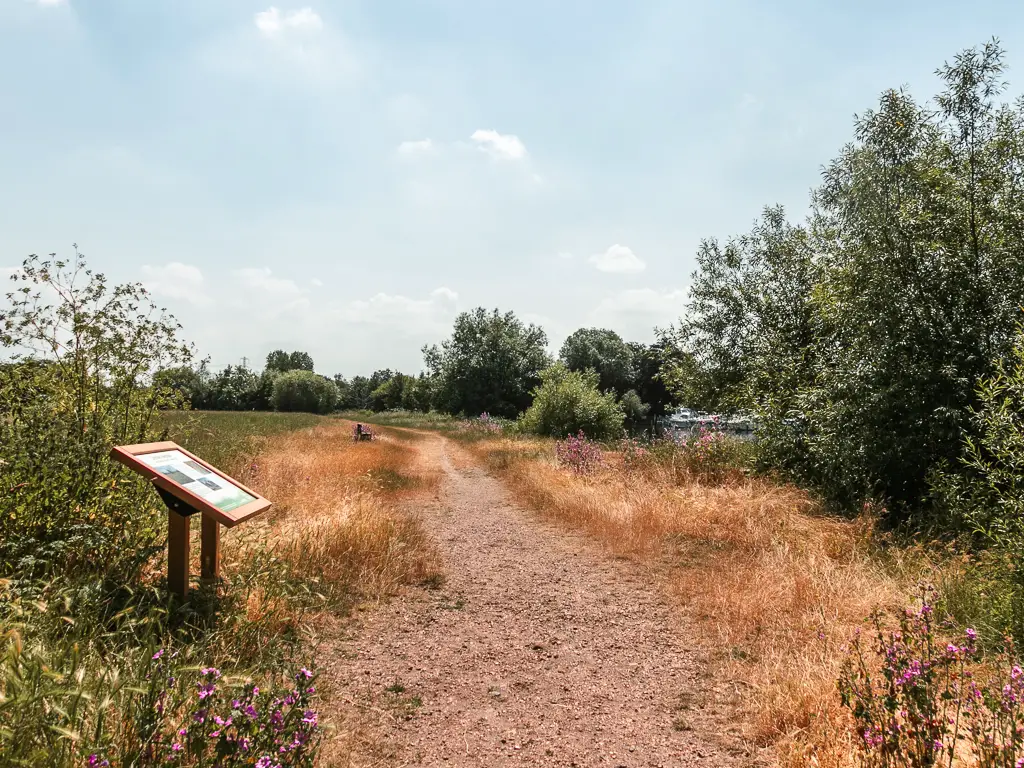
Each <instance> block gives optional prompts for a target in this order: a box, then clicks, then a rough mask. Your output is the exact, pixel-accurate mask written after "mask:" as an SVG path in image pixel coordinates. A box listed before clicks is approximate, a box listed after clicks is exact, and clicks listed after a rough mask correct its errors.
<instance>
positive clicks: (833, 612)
mask: <svg viewBox="0 0 1024 768" xmlns="http://www.w3.org/2000/svg"><path fill="white" fill-rule="evenodd" d="M470 450H472V451H473V452H474V453H475V454H476V455H477V456H478V457H480V458H482V459H484V460H486V461H488V463H489V464H490V465H491V467H492V468H494V469H497V470H499V471H500V472H501V473H502V474H503V475H504V477H505V478H506V479H507V481H508V482H509V483H510V484H511V485H512V486H513V487H514V488H515V490H516V492H517V493H518V494H520V496H521V498H524V499H525V500H527V502H528V503H529V504H530V505H531V506H532V507H533V508H535V509H536V510H537V511H539V512H541V513H543V514H547V515H550V516H552V517H554V518H556V519H558V520H561V521H563V522H565V523H568V524H570V525H572V526H574V527H578V528H582V529H584V530H586V531H588V532H590V533H591V534H593V535H594V536H595V537H597V538H598V539H599V540H600V541H602V542H603V543H604V544H605V545H606V546H607V547H609V549H610V550H611V551H613V552H615V553H616V554H618V555H625V556H630V557H636V558H643V559H650V560H658V561H659V562H663V563H667V564H668V565H669V568H668V569H667V573H668V577H667V578H668V584H669V589H670V590H671V591H672V592H674V593H675V594H677V595H678V596H679V598H680V600H681V602H682V603H685V604H686V605H687V606H689V608H690V612H691V614H692V616H693V617H694V619H695V620H696V621H698V622H699V628H700V630H701V635H702V636H703V637H704V638H705V639H706V640H707V641H708V647H709V648H710V649H712V650H713V651H716V653H715V654H714V655H715V657H716V658H717V659H718V661H719V668H718V669H717V677H718V679H719V680H720V681H722V682H721V684H720V685H719V689H720V690H719V694H720V695H721V694H722V693H723V692H725V693H726V695H728V696H729V698H730V699H731V700H732V702H733V703H734V704H735V705H737V706H738V707H739V708H740V710H741V712H742V714H743V716H744V721H745V724H746V730H747V735H748V737H749V738H751V739H753V740H754V741H756V742H757V743H760V744H763V745H772V746H774V747H775V749H776V752H777V754H778V756H779V761H780V764H781V765H784V766H808V765H815V766H829V767H838V766H845V765H850V764H851V761H852V744H851V742H850V740H849V736H848V733H849V721H848V720H847V717H846V714H845V713H844V712H843V711H842V710H841V709H840V705H839V700H838V696H837V691H836V678H837V674H838V668H839V664H840V661H841V659H842V657H843V652H842V650H841V646H842V645H843V643H844V642H845V641H846V640H847V638H848V637H849V636H850V635H851V634H852V632H853V630H854V628H855V627H856V626H857V625H859V624H860V623H861V622H862V621H863V619H864V618H865V616H867V615H868V614H869V613H870V611H871V610H872V609H873V608H875V607H877V606H880V605H882V606H886V605H897V604H899V603H900V601H901V600H902V598H903V594H902V589H901V585H900V584H899V583H898V582H897V580H896V579H894V578H892V577H890V576H888V575H887V574H886V572H884V571H883V569H882V568H880V567H879V566H878V565H877V563H876V562H875V561H874V559H873V558H872V556H871V554H870V551H869V550H870V548H869V540H870V536H869V534H870V531H869V529H868V523H867V522H866V521H861V522H850V521H843V520H837V519H834V518H828V517H825V516H822V515H820V514H818V510H817V509H816V506H815V504H814V503H813V502H812V500H811V499H810V498H809V497H808V496H807V494H805V493H804V492H802V491H800V490H799V489H797V488H795V487H792V486H785V485H779V484H775V483H771V482H767V481H764V480H756V479H741V480H734V481H732V482H729V483H725V484H720V485H704V484H701V483H700V482H699V481H696V480H688V481H686V482H685V483H683V484H678V482H677V481H678V478H677V476H676V474H675V473H674V472H672V471H671V470H670V469H666V470H661V469H659V468H658V467H657V466H649V467H647V468H646V469H645V471H644V472H642V473H635V472H630V471H628V470H627V469H626V468H625V467H623V466H622V464H621V462H610V463H609V466H608V467H607V468H606V469H605V470H604V471H602V472H600V473H598V474H596V475H593V476H590V477H579V476H575V475H573V474H570V473H568V472H565V471H563V470H562V469H560V468H558V467H557V466H556V465H555V464H554V462H553V459H552V452H551V449H550V445H549V444H546V443H544V442H541V441H532V442H531V441H508V440H501V441H490V442H487V443H479V444H477V445H475V446H473V447H471V449H470Z"/></svg>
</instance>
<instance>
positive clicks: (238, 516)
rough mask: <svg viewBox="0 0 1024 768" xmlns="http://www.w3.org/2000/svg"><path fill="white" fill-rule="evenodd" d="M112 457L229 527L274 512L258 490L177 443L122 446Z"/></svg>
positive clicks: (115, 449)
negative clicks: (254, 516)
mask: <svg viewBox="0 0 1024 768" xmlns="http://www.w3.org/2000/svg"><path fill="white" fill-rule="evenodd" d="M111 457H112V458H114V459H116V460H117V461H119V462H121V463H122V464H124V465H126V466H127V467H129V468H131V469H133V470H135V471H136V472H138V473H140V474H141V475H143V476H145V477H148V478H149V479H150V480H152V481H153V483H154V484H155V485H157V486H158V487H159V488H161V489H162V490H164V491H167V492H168V493H170V494H172V495H173V496H175V497H176V498H178V499H180V500H181V501H183V502H185V503H186V504H187V505H189V506H190V507H192V508H194V509H196V510H198V511H200V512H202V513H203V514H204V515H206V516H208V517H210V518H212V519H214V520H216V521H217V522H219V523H221V524H222V525H226V526H228V527H231V526H233V525H237V524H238V523H240V522H242V521H243V520H247V519H248V518H250V517H252V516H253V515H256V514H259V513H260V512H263V511H265V510H267V509H269V508H270V502H269V501H268V500H267V499H265V498H263V497H262V496H260V495H259V494H258V493H256V492H255V491H254V490H252V489H251V488H247V487H245V486H244V485H242V484H241V483H240V482H238V481H237V480H233V479H232V478H230V477H228V476H227V475H226V474H224V473H223V472H221V471H219V470H217V469H215V468H214V467H212V466H210V465H209V464H207V463H206V462H204V461H203V460H202V459H200V458H199V457H198V456H196V455H194V454H192V453H189V452H188V451H186V450H185V449H184V448H182V447H181V446H179V445H178V444H176V443H171V442H163V443H142V444H140V445H122V446H118V447H116V448H114V450H113V451H111Z"/></svg>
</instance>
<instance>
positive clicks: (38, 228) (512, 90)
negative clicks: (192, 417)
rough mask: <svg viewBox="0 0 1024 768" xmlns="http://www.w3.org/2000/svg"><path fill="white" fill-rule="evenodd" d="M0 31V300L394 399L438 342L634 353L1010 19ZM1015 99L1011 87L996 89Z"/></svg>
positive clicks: (1005, 32)
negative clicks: (64, 288) (591, 345)
mask: <svg viewBox="0 0 1024 768" xmlns="http://www.w3.org/2000/svg"><path fill="white" fill-rule="evenodd" d="M274 1H275V3H276V4H274V5H271V4H269V3H268V0H257V1H250V0H0V179H2V180H3V183H2V184H0V277H2V276H3V274H4V273H9V272H10V271H11V270H13V269H16V268H17V266H18V265H19V264H20V263H21V261H22V259H23V258H25V257H26V256H27V255H28V254H32V253H38V254H45V253H51V252H56V253H58V254H59V255H62V256H67V255H70V254H72V253H73V249H72V243H77V244H78V246H79V247H80V249H81V251H82V253H84V254H85V256H86V258H87V260H88V263H89V265H90V266H92V267H93V268H95V269H97V270H98V271H101V272H104V273H105V274H106V275H107V276H108V278H109V279H110V280H112V281H116V282H126V281H141V282H142V283H143V284H145V285H146V286H147V287H148V288H149V290H150V291H151V292H152V294H153V295H154V297H155V299H156V300H157V302H158V303H159V304H160V305H161V306H164V307H166V308H167V309H168V310H169V311H170V312H172V313H173V314H174V315H175V316H176V317H177V318H178V319H179V320H180V321H181V323H182V325H183V333H184V336H185V337H186V338H187V339H189V340H191V341H192V342H194V344H195V345H196V348H197V350H198V352H199V353H200V354H201V355H208V356H209V357H210V358H211V362H212V364H213V365H214V367H220V366H223V365H226V364H238V363H239V362H241V361H242V359H243V358H246V359H247V360H248V361H249V365H250V366H254V367H257V368H258V367H260V365H261V361H262V360H263V359H264V358H265V356H266V354H267V352H269V351H270V350H272V349H277V348H283V349H286V350H293V349H300V350H305V351H307V352H309V353H310V354H311V355H312V356H313V358H314V360H315V362H316V367H317V370H318V371H319V372H321V373H325V374H328V375H330V374H334V373H341V374H343V375H346V376H352V375H355V374H364V375H365V374H369V373H370V372H372V371H373V370H375V369H378V368H385V367H387V368H392V369H398V370H402V371H404V372H408V373H415V372H417V371H419V370H420V369H421V367H422V355H421V352H420V350H421V348H422V346H423V345H424V344H428V343H435V342H438V341H440V340H441V339H443V338H445V337H446V336H447V335H448V333H449V331H450V329H451V326H452V321H453V320H454V318H455V316H456V315H457V313H459V312H461V311H464V310H468V309H472V308H473V307H476V306H484V307H487V308H489V309H490V308H500V309H501V310H502V311H507V310H513V311H514V312H515V313H516V314H517V315H518V316H519V317H520V318H522V319H523V320H524V321H528V322H535V323H538V324H540V325H542V326H543V327H544V329H545V330H546V331H547V333H548V337H549V340H550V344H551V349H552V352H555V353H557V350H558V347H559V346H560V344H561V342H562V340H564V338H565V337H566V336H567V335H568V334H570V333H571V332H572V331H574V330H575V329H577V328H580V327H591V326H598V327H607V328H612V329H614V330H616V331H618V332H619V333H620V334H621V335H622V336H623V337H625V338H626V339H627V340H635V341H644V342H650V341H652V340H653V339H654V329H655V327H664V326H666V325H668V324H670V323H672V322H674V321H675V320H676V319H677V318H678V317H679V315H680V314H681V313H682V311H683V307H684V305H685V299H686V290H687V286H688V284H689V282H690V276H691V273H692V272H693V269H694V256H695V253H696V250H697V247H698V245H699V243H700V240H701V239H703V238H707V237H718V238H723V239H724V238H727V237H728V236H730V235H733V234H739V233H741V232H743V231H746V230H748V229H749V228H750V226H751V225H752V224H753V223H754V220H755V219H756V217H757V216H758V215H759V213H760V211H761V209H762V208H763V207H764V206H765V205H774V204H782V205H784V206H785V207H786V209H787V210H788V211H789V213H790V215H791V217H792V218H794V219H800V218H801V217H802V216H803V215H804V214H805V213H806V211H807V209H808V203H809V192H810V190H811V189H812V188H813V187H814V186H815V185H816V184H817V183H818V180H819V179H820V174H821V169H822V166H823V165H824V164H826V163H827V162H828V161H829V160H830V159H832V158H833V157H835V156H836V154H837V153H838V151H839V150H840V149H841V147H842V146H843V145H844V144H845V143H847V142H848V141H849V140H850V139H851V138H852V126H853V119H854V115H855V114H857V113H863V112H864V111H866V110H867V109H870V108H871V107H872V106H874V105H876V104H877V101H878V96H879V94H880V93H881V92H882V91H883V90H884V89H887V88H891V87H899V86H902V85H905V86H907V87H908V88H909V89H910V91H911V92H912V93H913V94H914V95H915V96H916V97H917V98H918V99H919V100H922V101H923V100H925V99H927V98H930V97H931V96H933V95H934V94H935V93H936V92H937V90H938V88H939V85H938V80H937V78H936V76H935V74H934V72H935V70H936V68H937V67H939V66H940V65H941V64H942V63H943V62H944V61H947V60H951V59H952V57H953V56H954V55H955V54H956V53H957V52H958V51H960V50H962V49H964V48H967V47H970V46H976V45H980V44H982V43H984V42H986V41H987V40H989V39H990V38H992V37H993V36H996V37H998V38H999V39H1000V40H1001V41H1002V43H1003V44H1004V46H1005V47H1006V49H1007V52H1008V56H1007V61H1008V64H1009V66H1010V69H1009V72H1008V79H1009V80H1010V82H1011V89H1010V95H1015V94H1017V93H1019V92H1020V91H1019V88H1017V87H1016V86H1013V85H1012V84H1013V81H1014V79H1015V78H1017V79H1018V82H1024V72H1021V73H1020V74H1019V75H1018V74H1016V73H1015V70H1014V65H1015V64H1019V63H1021V62H1024V4H1020V3H1018V2H1016V0H1007V1H1004V2H985V1H984V0H977V1H976V2H974V3H963V2H955V3H954V2H947V1H946V0H929V2H923V1H919V0H905V1H904V2H900V3H894V2H892V1H891V0H887V1H886V2H879V1H878V0H862V1H861V2H857V3H853V2H838V1H832V2H829V1H828V0H776V2H772V3H767V2H764V1H763V0H716V2H702V3H695V2H689V0H632V2H629V3H625V2H620V1H617V2H611V1H610V0H589V1H586V2H585V1H584V0H543V1H541V0H519V2H515V3H510V2H508V1H507V0H505V1H504V2H495V1H494V0H474V1H473V2H470V0H401V1H399V0H298V2H295V3H290V2H288V0H274ZM1022 68H1024V67H1022Z"/></svg>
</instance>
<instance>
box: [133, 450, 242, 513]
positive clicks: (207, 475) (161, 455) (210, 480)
mask: <svg viewBox="0 0 1024 768" xmlns="http://www.w3.org/2000/svg"><path fill="white" fill-rule="evenodd" d="M136 458H137V459H138V460H139V461H141V462H142V463H143V464H145V465H146V466H147V467H150V468H151V469H154V470H156V471H157V472H159V473H160V474H161V475H164V476H165V477H167V478H168V479H170V480H173V481H174V482H176V483H177V484H178V485H180V486H182V487H184V488H186V489H187V490H188V491H189V493H192V494H195V495H196V496H198V497H199V498H201V499H203V500H204V501H205V502H207V503H208V504H212V505H213V506H215V507H216V508H217V509H219V510H221V511H222V512H230V511H232V510H234V509H238V508H239V507H242V506H245V505H246V504H248V503H250V502H253V501H256V497H255V496H252V495H251V494H249V493H246V492H245V491H243V490H242V489H241V488H239V487H238V486H236V485H234V484H233V483H230V482H228V481H227V480H225V479H224V478H223V477H221V476H220V475H218V474H216V473H214V472H213V471H212V470H210V469H207V468H206V467H204V466H203V465H202V464H200V463H199V462H197V461H193V460H192V459H191V458H190V457H188V456H186V455H185V454H184V453H182V452H181V451H178V450H171V451H159V452H158V453H143V454H141V455H139V456H137V457H136Z"/></svg>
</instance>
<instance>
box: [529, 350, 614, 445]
mask: <svg viewBox="0 0 1024 768" xmlns="http://www.w3.org/2000/svg"><path fill="white" fill-rule="evenodd" d="M540 379H541V384H540V386H539V387H537V388H536V389H535V390H534V391H533V404H532V405H531V406H530V407H529V408H527V409H526V412H525V413H524V414H523V415H522V416H521V417H520V419H519V429H521V430H522V431H524V432H530V433H533V434H536V435H547V436H549V437H559V438H562V437H566V436H567V435H575V434H578V433H579V432H583V434H585V435H586V436H587V437H589V438H591V439H593V440H607V439H612V438H616V437H621V435H622V430H623V422H624V421H625V418H626V417H625V414H624V413H623V410H622V406H621V405H619V404H618V403H617V402H615V394H614V393H611V392H608V393H604V394H602V393H601V392H600V391H599V390H598V382H599V378H598V375H597V374H596V373H595V372H593V371H570V370H569V369H568V368H567V367H566V366H565V364H564V363H555V364H554V365H553V366H551V367H550V368H548V369H546V370H544V371H542V372H541V374H540Z"/></svg>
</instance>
